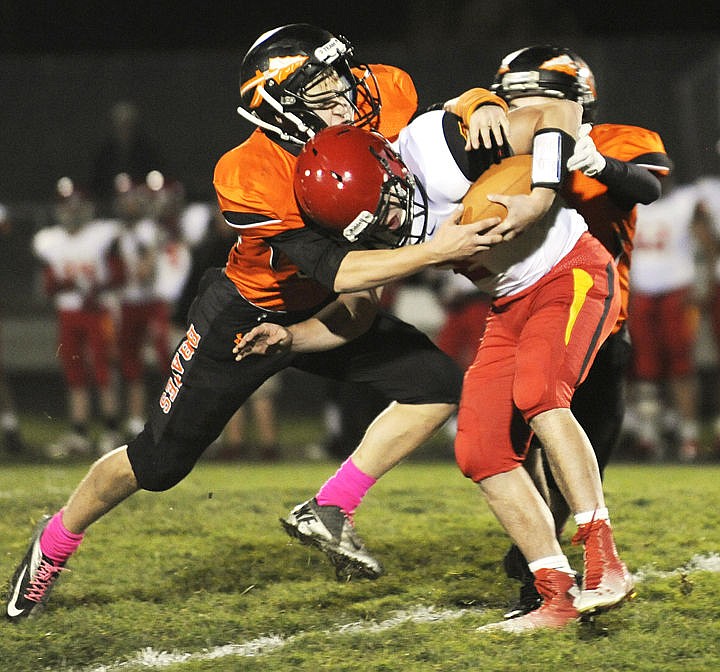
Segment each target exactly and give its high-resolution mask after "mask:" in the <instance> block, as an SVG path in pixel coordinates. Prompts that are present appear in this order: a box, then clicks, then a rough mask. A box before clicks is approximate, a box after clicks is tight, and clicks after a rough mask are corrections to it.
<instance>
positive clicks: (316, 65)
mask: <svg viewBox="0 0 720 672" xmlns="http://www.w3.org/2000/svg"><path fill="white" fill-rule="evenodd" d="M352 52H353V50H352V47H351V45H350V44H349V43H348V42H347V41H346V40H344V39H343V38H339V37H335V36H334V35H332V34H331V33H328V32H327V31H325V30H322V29H319V28H316V27H314V26H309V25H307V24H293V25H288V26H282V27H280V28H277V29H275V30H273V31H270V32H268V33H266V34H264V35H262V36H261V37H260V38H259V39H258V40H257V41H256V42H255V43H254V44H253V46H252V47H251V48H250V49H249V51H248V53H247V55H246V57H245V59H244V61H243V65H242V68H241V77H240V80H241V81H240V93H241V109H242V116H243V117H244V118H245V119H247V120H249V121H251V122H252V123H253V124H255V125H256V126H258V128H256V129H255V131H254V132H253V133H252V134H251V135H250V137H249V138H247V140H245V141H244V142H243V143H242V144H240V145H239V146H237V147H235V148H234V149H231V150H230V151H228V152H227V153H226V154H225V155H224V156H222V157H221V158H220V160H219V161H218V163H217V165H216V168H215V173H214V186H215V190H216V193H217V198H218V204H219V206H220V210H221V211H222V213H223V216H224V218H225V220H226V222H227V223H228V225H229V226H230V227H232V228H233V229H234V230H235V231H236V232H237V239H236V241H235V242H234V244H233V245H232V246H231V249H230V251H229V255H228V261H227V264H226V266H225V268H215V269H210V270H208V272H207V273H206V275H205V276H204V278H203V280H202V282H201V287H200V290H199V294H198V297H197V298H196V299H195V301H194V302H193V304H192V306H191V308H190V311H189V316H188V330H187V333H186V336H185V338H184V339H183V340H182V342H181V343H180V345H179V346H178V349H177V350H176V352H175V354H174V355H173V356H172V358H171V373H170V375H169V377H168V379H167V382H166V385H165V389H164V390H163V392H162V394H161V395H160V398H159V400H158V402H157V404H155V405H154V407H153V409H152V412H151V414H150V416H149V418H148V421H147V424H146V426H145V429H144V430H143V431H142V432H140V434H138V435H137V436H136V437H135V438H133V439H132V440H130V441H129V442H128V444H127V445H124V446H120V447H119V448H117V449H116V450H115V451H113V452H112V453H110V454H109V455H107V456H105V457H104V458H103V459H102V460H100V461H98V462H96V463H95V464H94V465H93V467H92V468H91V470H90V472H89V474H88V476H87V477H86V478H85V479H84V480H83V481H82V483H81V484H80V485H79V486H78V489H77V490H76V492H75V493H74V495H73V496H72V497H71V498H70V499H69V501H68V503H67V505H66V506H65V507H64V508H63V509H61V510H60V511H58V512H56V514H55V515H54V516H52V518H50V519H49V520H45V521H44V522H43V523H42V525H41V526H40V527H39V528H38V530H37V531H36V533H35V535H34V536H33V538H32V541H31V544H30V549H29V552H28V554H27V556H26V557H25V559H24V560H23V561H22V562H21V564H20V566H19V567H18V571H17V572H16V574H15V578H14V579H13V586H12V590H11V598H10V600H9V602H8V605H7V615H8V617H10V618H11V619H21V618H24V617H26V616H28V615H29V614H30V613H31V612H32V611H33V610H34V609H35V607H37V606H38V605H39V604H41V603H43V602H44V601H45V599H46V597H47V595H48V592H49V591H50V589H51V587H52V586H53V584H54V582H55V579H56V578H57V576H58V574H59V573H60V571H61V570H62V568H63V566H64V564H65V562H66V561H67V560H68V558H69V557H70V556H71V555H72V553H73V552H74V551H75V549H76V548H77V547H78V545H79V544H80V542H81V540H82V538H83V534H84V532H85V529H86V528H87V527H88V526H89V525H90V524H92V523H93V522H94V521H95V520H97V519H99V518H100V517H101V516H103V515H104V514H105V513H107V512H108V511H110V510H111V509H112V508H113V507H115V506H116V505H117V504H119V503H120V502H121V501H123V500H124V499H125V498H127V497H128V496H130V495H131V494H133V493H134V492H136V491H137V490H139V489H145V490H151V491H162V490H167V489H168V488H171V487H173V486H174V485H175V484H176V483H178V482H179V481H180V480H182V479H183V478H184V477H185V476H186V475H187V474H188V473H189V472H190V471H191V470H192V468H193V467H194V465H195V463H196V462H197V460H198V459H199V458H200V456H201V455H202V453H203V451H204V450H205V449H206V448H207V446H208V445H210V443H211V442H212V441H213V440H214V439H215V438H216V437H217V436H218V435H219V434H220V432H221V431H222V429H223V428H224V426H225V424H226V423H227V422H228V420H229V419H230V418H231V416H232V415H233V414H234V413H235V411H236V410H237V408H238V407H239V406H240V405H241V404H243V403H244V401H245V400H246V399H247V398H248V397H249V396H250V395H251V394H252V393H253V392H254V391H255V390H256V389H257V388H258V387H259V386H260V385H261V384H262V383H263V382H264V381H265V380H267V379H268V378H270V377H271V376H272V375H273V374H275V373H276V372H278V371H280V370H282V369H285V368H287V367H289V366H294V367H296V368H298V369H301V370H303V371H307V372H312V373H315V374H318V375H320V376H323V377H327V378H330V379H333V380H339V381H344V380H347V381H351V382H360V381H362V382H368V381H372V383H371V384H372V386H373V387H374V388H375V390H376V391H377V392H378V393H380V394H382V395H383V396H384V397H385V398H386V399H387V402H388V404H389V405H388V407H387V409H386V410H385V411H384V412H383V413H381V414H380V415H379V416H378V418H377V419H375V421H374V422H373V423H372V424H371V425H370V427H369V428H368V430H367V432H366V433H365V435H364V437H363V438H362V440H361V442H360V444H359V446H358V448H357V449H356V450H355V452H354V453H353V454H352V455H351V457H350V458H348V460H346V461H345V462H344V463H343V465H342V466H341V467H340V469H339V470H338V472H337V474H335V475H334V476H332V477H331V478H330V479H329V480H328V481H327V482H326V483H325V484H324V485H323V487H322V488H321V489H320V491H318V493H317V496H316V497H313V498H311V499H310V500H308V501H306V502H304V503H302V504H300V505H298V506H297V507H295V509H293V511H292V512H291V513H290V514H289V515H288V517H287V518H286V519H284V523H283V524H284V526H285V528H286V530H287V531H288V533H289V534H291V535H293V536H296V537H299V538H301V539H302V540H303V541H305V542H306V543H310V544H313V545H314V546H316V547H318V548H320V549H321V550H322V551H324V552H325V553H326V554H327V555H328V557H329V558H330V560H331V562H332V563H333V565H334V566H335V569H336V572H337V575H338V576H339V577H341V578H343V579H347V578H351V577H358V576H359V577H368V578H376V577H378V576H380V574H381V573H382V571H383V570H382V567H381V565H380V563H379V562H378V561H377V560H376V559H375V558H374V557H373V556H372V555H370V553H369V552H368V550H367V548H366V547H365V545H364V544H363V543H362V541H361V540H360V539H359V537H358V535H357V533H356V531H355V528H354V525H353V519H352V516H353V512H354V511H355V509H356V508H357V506H358V505H359V504H360V501H361V500H362V498H363V496H364V495H365V493H366V492H367V490H368V489H369V488H370V487H371V486H372V485H373V484H374V483H375V481H376V479H378V478H379V477H380V476H382V475H383V474H384V473H386V472H387V471H388V470H389V469H391V468H392V467H393V466H394V465H395V464H397V463H398V462H399V461H400V460H402V459H403V458H404V457H405V456H407V455H408V454H409V453H410V452H412V451H413V450H414V449H415V448H417V447H418V446H420V445H421V444H423V443H424V442H425V440H426V439H427V438H428V437H429V436H431V435H432V434H433V433H434V432H435V431H436V430H437V429H438V428H440V427H441V426H442V425H443V424H444V422H445V421H446V420H447V418H448V417H450V415H451V414H452V413H453V412H454V411H455V409H456V408H457V403H458V400H459V397H460V389H461V384H462V374H461V372H460V370H459V369H458V368H457V366H456V365H455V363H454V362H453V361H452V360H451V359H450V358H449V357H448V356H446V355H445V354H444V353H442V352H441V351H440V350H439V349H438V348H437V347H436V346H435V345H434V344H433V343H432V342H431V341H430V339H429V338H427V336H426V335H425V334H423V333H421V332H420V331H419V330H418V329H416V328H414V327H413V326H412V325H409V324H407V323H404V322H401V321H399V320H396V319H395V318H394V317H393V316H391V315H388V314H385V313H383V312H382V311H380V310H379V309H378V294H377V291H376V289H375V287H376V286H377V285H378V284H383V282H384V279H385V278H386V277H395V276H396V274H397V273H398V269H400V272H401V273H403V274H404V275H410V274H412V273H414V272H417V271H418V270H420V269H421V268H424V267H426V266H428V265H432V264H435V263H439V262H443V261H448V260H452V259H456V258H461V257H467V256H471V255H473V254H475V253H477V252H478V251H482V250H486V249H487V247H488V244H491V243H494V242H497V241H499V240H501V236H499V235H496V234H494V233H485V232H484V229H485V228H486V224H471V225H465V226H458V225H457V219H458V217H459V213H456V212H454V213H451V215H450V216H449V217H448V221H447V226H446V227H444V229H443V230H444V232H445V236H444V237H443V236H439V237H436V238H435V239H434V240H431V241H428V242H425V243H421V244H419V245H411V246H407V247H402V248H398V249H396V250H367V249H356V248H354V247H353V245H352V244H351V243H350V242H349V241H348V240H344V241H343V240H338V239H337V237H335V236H332V235H330V234H329V233H328V232H327V231H320V230H318V229H317V228H311V227H309V226H306V225H305V222H304V221H303V219H302V216H301V214H300V211H299V209H298V205H297V203H296V200H295V196H294V193H293V173H294V169H295V164H296V157H297V154H298V153H299V152H300V150H301V148H302V146H303V144H304V143H305V142H306V141H307V140H308V139H309V138H311V137H313V136H314V135H315V134H316V133H317V131H318V130H319V129H321V128H324V127H325V126H335V125H339V124H343V123H353V124H357V125H366V126H370V127H373V128H375V127H376V128H377V129H378V130H380V131H381V132H382V133H383V134H384V135H386V136H387V137H392V136H394V135H397V133H398V132H399V130H400V129H401V128H402V127H403V126H405V125H406V124H407V123H408V121H409V119H410V117H411V116H412V114H413V113H414V112H415V109H416V107H417V95H416V92H415V88H414V86H413V83H412V80H411V79H410V77H409V76H408V75H407V73H404V72H403V71H401V70H399V69H397V68H393V67H390V66H383V65H377V66H372V68H370V67H368V66H363V65H360V64H357V63H355V62H354V61H353V60H352V59H351V56H352ZM379 99H382V108H381V107H380V105H379V102H378V100H379ZM476 102H477V104H478V105H481V104H482V103H483V102H495V103H497V105H490V106H486V107H489V108H497V111H500V112H502V110H501V107H504V106H505V103H504V102H502V100H500V99H499V98H497V97H496V96H494V95H493V94H489V93H487V92H484V93H483V95H482V96H480V98H479V99H478V101H476ZM498 105H499V106H500V107H498ZM497 111H494V112H495V114H493V112H491V113H490V115H489V116H490V117H492V118H495V119H497V116H496V114H497ZM482 112H483V110H482V109H480V110H479V113H480V114H482ZM401 188H403V187H402V185H401V184H398V185H397V190H398V194H399V193H400V191H399V190H400V189H401ZM388 255H390V258H389V259H388ZM368 268H373V269H375V270H376V273H375V274H374V275H373V283H370V284H368V285H367V286H362V285H360V284H359V283H358V282H357V280H356V277H357V275H358V273H362V274H364V273H366V272H367V270H368ZM322 310H327V311H330V312H331V313H332V319H340V320H346V321H350V322H352V324H353V325H354V326H353V328H354V334H355V336H362V338H355V339H354V340H351V341H350V342H347V343H346V344H345V347H343V348H342V349H340V348H334V349H329V350H327V351H325V352H321V353H315V352H308V353H306V354H302V355H298V354H295V353H279V354H277V355H276V356H271V357H267V358H249V359H247V360H244V361H242V362H239V363H238V362H236V361H235V359H234V357H233V347H234V345H235V343H236V342H237V341H239V340H240V339H241V338H242V336H243V334H244V333H245V332H247V331H249V330H250V329H251V328H252V327H253V326H255V325H257V324H258V323H262V322H264V321H267V320H273V321H279V322H280V323H281V324H288V325H289V324H293V323H295V322H299V321H302V320H305V319H306V318H308V317H309V316H311V315H315V314H317V313H318V311H322ZM329 319H330V318H329ZM318 322H319V321H318ZM326 331H327V330H326ZM338 344H339V343H337V342H336V343H335V345H338ZM332 347H333V346H331V348H332Z"/></svg>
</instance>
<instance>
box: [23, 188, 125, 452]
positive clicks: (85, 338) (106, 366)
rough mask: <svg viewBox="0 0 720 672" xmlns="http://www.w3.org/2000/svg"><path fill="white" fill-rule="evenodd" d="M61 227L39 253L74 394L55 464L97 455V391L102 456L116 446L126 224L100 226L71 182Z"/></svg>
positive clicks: (44, 239)
mask: <svg viewBox="0 0 720 672" xmlns="http://www.w3.org/2000/svg"><path fill="white" fill-rule="evenodd" d="M54 215H55V220H56V224H55V225H53V226H50V227H47V228H45V229H41V230H40V231H38V232H37V233H36V234H35V236H34V238H33V243H32V244H33V252H34V254H35V255H36V256H37V258H38V259H40V260H41V261H42V263H43V267H44V280H45V290H46V292H47V294H48V296H50V297H52V301H53V304H54V306H55V310H56V313H57V320H58V356H59V357H60V361H61V363H62V369H63V374H64V377H65V383H66V386H67V390H68V406H69V408H68V412H69V419H70V424H71V427H72V429H71V431H70V432H69V433H68V434H66V435H64V436H62V437H60V439H58V441H56V442H54V443H52V444H51V445H50V446H49V448H48V452H49V455H50V456H51V457H53V458H61V457H66V456H68V455H72V454H90V453H92V452H93V448H94V445H93V440H92V437H91V436H90V417H91V413H92V407H93V390H95V391H97V394H98V397H99V405H100V413H101V419H102V424H103V426H104V430H103V432H102V434H101V436H100V438H99V440H98V443H97V450H98V452H99V453H100V454H103V453H105V452H108V451H109V450H110V449H111V448H112V447H114V444H115V443H117V430H118V414H119V409H118V400H117V392H116V390H115V386H114V381H113V380H112V375H111V374H112V367H113V365H114V357H115V356H116V347H117V343H116V335H115V329H114V312H115V311H116V309H117V291H118V289H119V287H120V285H121V283H122V281H123V274H124V270H123V266H122V261H121V259H120V255H119V252H118V238H119V236H120V223H119V222H118V221H117V220H108V219H96V218H95V208H94V204H93V202H92V201H91V200H90V199H89V198H88V197H87V196H86V195H85V194H84V193H83V192H82V191H81V190H80V189H78V188H77V186H76V185H75V184H74V183H73V181H72V180H71V179H70V178H67V177H64V178H61V179H60V180H59V181H58V184H57V202H56V204H55V210H54Z"/></svg>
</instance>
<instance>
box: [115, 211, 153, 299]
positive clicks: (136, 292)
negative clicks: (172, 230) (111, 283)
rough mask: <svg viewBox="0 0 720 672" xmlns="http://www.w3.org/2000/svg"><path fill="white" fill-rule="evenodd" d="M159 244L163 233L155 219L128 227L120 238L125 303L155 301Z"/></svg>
mask: <svg viewBox="0 0 720 672" xmlns="http://www.w3.org/2000/svg"><path fill="white" fill-rule="evenodd" d="M160 245H161V231H160V227H159V226H158V224H157V222H155V220H153V219H150V218H148V217H145V218H143V219H140V220H138V221H137V222H134V223H132V224H128V225H126V227H125V229H124V230H123V232H122V234H121V236H120V254H121V255H122V260H123V264H124V265H125V284H124V285H123V288H122V293H121V297H122V301H123V303H132V304H142V303H147V302H149V301H152V300H153V299H154V298H155V289H154V284H155V276H156V275H157V268H156V262H157V255H158V250H159V248H160ZM148 259H149V260H150V264H151V267H150V268H148Z"/></svg>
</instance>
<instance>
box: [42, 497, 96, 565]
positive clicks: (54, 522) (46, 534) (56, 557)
mask: <svg viewBox="0 0 720 672" xmlns="http://www.w3.org/2000/svg"><path fill="white" fill-rule="evenodd" d="M63 511H64V509H60V511H58V512H57V513H56V514H55V515H54V516H53V517H52V518H51V519H50V522H49V523H48V524H47V526H46V527H45V529H44V530H43V533H42V536H41V537H40V550H41V551H42V552H43V554H44V555H47V557H48V558H50V559H51V560H53V561H54V562H65V561H66V560H67V559H68V558H69V557H70V556H71V555H72V554H73V553H74V552H75V551H76V550H77V547H78V546H80V542H81V541H82V540H83V537H84V536H85V533H84V532H82V533H80V534H75V533H74V532H70V530H68V529H66V527H65V526H64V525H63V523H62V513H63Z"/></svg>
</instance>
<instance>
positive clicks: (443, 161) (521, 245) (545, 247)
mask: <svg viewBox="0 0 720 672" xmlns="http://www.w3.org/2000/svg"><path fill="white" fill-rule="evenodd" d="M444 114H445V113H444V112H442V111H441V110H437V111H433V112H426V113H425V114H422V115H420V116H419V117H417V118H416V119H415V120H414V121H413V122H412V123H410V124H409V125H408V126H407V127H405V128H404V129H403V130H402V131H400V135H399V137H398V139H397V141H396V142H395V145H394V147H395V150H396V151H397V152H398V153H399V154H400V156H401V157H402V159H403V161H404V162H405V164H406V165H407V167H408V169H409V170H410V172H412V173H413V174H414V175H415V177H416V178H417V179H418V180H419V181H420V182H421V183H422V185H423V186H424V187H425V189H426V191H427V198H428V229H427V230H428V237H432V234H433V233H434V232H435V229H436V228H437V227H438V226H439V225H440V223H441V222H443V221H444V220H445V219H447V217H448V216H449V215H450V214H451V213H452V212H453V211H454V210H455V208H456V207H457V205H458V204H459V203H460V202H461V201H462V198H463V196H465V194H466V193H467V191H468V189H469V188H470V186H471V184H472V182H471V181H470V180H469V179H468V178H467V177H466V176H465V175H464V174H463V173H462V171H461V170H460V168H459V167H458V164H457V162H456V161H455V159H454V158H453V155H452V153H451V151H450V148H449V147H448V144H447V141H446V140H445V134H444V131H443V126H442V120H443V115H444ZM559 200H560V199H556V203H555V205H553V207H552V208H551V209H550V211H549V212H548V213H547V214H546V215H545V217H544V218H543V219H542V220H541V221H539V222H536V223H534V224H533V225H532V226H531V227H529V228H528V229H527V230H526V231H524V232H523V233H522V235H520V236H517V237H516V238H514V239H513V240H510V241H506V242H503V243H500V244H498V245H495V246H494V247H493V248H492V249H490V250H488V251H487V252H481V253H480V254H479V255H477V257H476V258H475V259H473V262H474V263H473V266H472V267H471V269H470V270H472V269H474V268H478V267H483V268H484V269H487V275H486V277H482V278H481V279H478V280H475V281H474V282H475V285H476V287H477V288H478V289H480V290H481V291H483V292H485V293H487V294H490V295H492V296H495V297H499V296H507V295H510V294H516V293H518V292H520V291H522V290H524V289H526V288H528V287H530V286H531V285H533V284H535V283H536V282H537V281H538V280H539V279H540V278H542V277H543V276H544V275H546V274H547V273H548V272H549V271H550V269H552V268H553V267H554V266H555V265H556V264H557V263H558V262H559V261H560V260H561V259H562V258H563V257H564V256H565V255H566V254H568V252H570V250H572V248H573V247H574V245H575V243H576V242H577V241H578V239H579V238H580V236H581V235H582V234H583V232H584V231H587V224H586V223H585V220H584V219H583V218H582V216H581V215H580V214H579V213H578V212H577V211H576V210H571V209H569V208H564V207H561V204H560V203H559Z"/></svg>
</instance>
